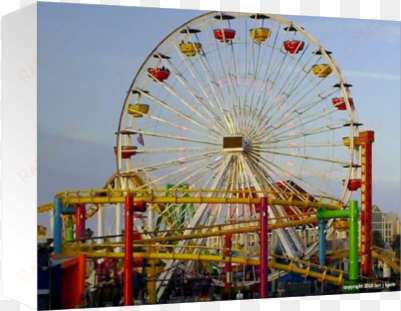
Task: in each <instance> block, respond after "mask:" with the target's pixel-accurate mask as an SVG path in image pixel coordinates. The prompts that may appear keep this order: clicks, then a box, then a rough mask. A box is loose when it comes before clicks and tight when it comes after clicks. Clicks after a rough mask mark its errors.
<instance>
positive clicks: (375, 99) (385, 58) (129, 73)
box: [38, 2, 401, 221]
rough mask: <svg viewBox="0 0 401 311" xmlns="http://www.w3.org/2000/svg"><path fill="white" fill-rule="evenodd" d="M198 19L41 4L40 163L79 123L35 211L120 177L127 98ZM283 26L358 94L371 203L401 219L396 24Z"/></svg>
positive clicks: (41, 180)
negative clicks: (157, 57)
mask: <svg viewBox="0 0 401 311" xmlns="http://www.w3.org/2000/svg"><path fill="white" fill-rule="evenodd" d="M202 13H204V12H202V11H186V10H185V11H184V10H160V9H146V8H131V7H119V6H98V5H76V4H56V3H43V2H41V3H39V8H38V56H39V57H40V58H41V59H42V63H41V66H40V68H39V70H38V83H39V86H38V151H39V155H40V153H41V152H43V151H44V150H45V149H47V148H48V147H49V146H52V139H54V137H56V136H60V133H61V132H65V131H66V128H67V127H68V126H71V125H73V126H74V125H75V124H78V121H79V122H82V124H81V125H80V126H78V125H77V126H76V128H74V129H72V130H71V131H69V133H68V134H65V135H64V136H63V138H62V139H61V140H60V141H61V143H60V145H59V147H58V148H57V150H55V152H54V154H53V155H52V156H49V158H48V160H47V161H43V162H42V163H41V164H40V165H39V169H38V203H39V204H43V203H46V202H49V201H51V200H52V198H53V196H54V194H55V193H56V192H57V191H60V190H65V189H89V188H100V187H102V186H103V184H104V182H105V181H106V180H107V179H108V177H109V176H110V175H111V174H112V173H113V172H115V170H116V163H115V157H114V153H113V147H114V145H115V135H114V132H115V131H116V130H117V127H118V120H119V117H120V113H121V109H122V105H123V102H124V99H125V95H126V91H127V89H128V87H129V85H130V83H131V82H132V79H133V77H134V75H135V73H136V72H137V70H138V68H139V66H140V64H141V63H142V60H145V57H146V56H147V55H148V54H149V53H150V52H151V50H152V49H153V48H154V47H155V45H156V44H157V43H158V42H160V41H161V40H162V39H163V38H164V37H165V36H167V35H168V34H169V33H170V32H171V31H172V30H174V29H175V28H176V27H178V26H180V25H182V24H184V23H185V22H187V21H188V20H190V19H192V18H194V17H196V16H198V15H200V14H202ZM287 18H288V19H291V20H293V21H294V22H295V23H296V24H298V25H300V26H303V27H304V28H305V29H306V30H307V31H308V32H309V33H310V34H311V35H312V36H314V37H315V38H316V39H317V40H318V41H319V42H321V43H322V45H323V46H324V47H325V48H326V49H327V50H330V51H332V52H333V58H334V59H335V60H337V61H338V62H339V64H340V68H341V70H342V72H343V74H344V75H345V77H346V79H347V81H348V82H349V83H351V84H353V85H354V87H353V89H352V93H353V97H354V101H355V104H356V108H357V112H358V117H359V119H360V121H361V122H362V123H364V124H365V125H366V127H368V128H370V129H372V130H375V132H376V142H375V144H374V161H373V167H374V193H373V196H374V197H373V200H374V203H375V204H379V205H380V206H381V208H382V209H383V210H384V211H390V210H392V211H397V212H398V211H399V209H400V203H401V200H400V194H399V189H400V24H399V23H397V22H384V21H370V20H356V19H334V18H333V19H323V18H311V17H299V16H287ZM68 28H69V30H68ZM369 29H370V30H369ZM361 31H362V33H361ZM55 44H57V45H58V48H56V46H55ZM51 51H53V52H51ZM46 53H48V56H47V59H44V55H45V54H46ZM51 53H53V55H52V56H49V55H50V54H51ZM347 53H348V54H347ZM75 122H77V123H75ZM43 219H44V218H43ZM39 221H40V220H39Z"/></svg>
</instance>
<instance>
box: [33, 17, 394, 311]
mask: <svg viewBox="0 0 401 311" xmlns="http://www.w3.org/2000/svg"><path fill="white" fill-rule="evenodd" d="M331 54H332V53H331V52H330V51H328V50H326V49H324V48H323V46H322V45H321V44H320V43H319V42H318V41H317V40H316V39H314V38H313V37H312V36H311V35H310V34H308V33H307V32H306V30H305V29H304V28H302V27H299V26H298V25H296V24H294V23H293V22H291V21H289V20H287V19H285V18H283V17H281V16H278V15H271V14H248V13H221V12H211V13H207V14H205V15H202V16H199V17H197V18H195V19H193V20H191V21H189V22H188V23H186V24H184V25H182V26H180V27H179V28H177V30H175V31H174V32H172V33H171V34H170V35H168V36H167V37H166V38H165V39H164V40H163V41H162V42H161V43H160V44H159V45H158V46H157V47H156V48H155V49H154V50H153V51H152V53H151V54H150V55H149V56H148V58H147V59H146V60H145V62H144V63H143V65H142V66H141V67H140V69H139V71H138V73H137V75H136V77H135V78H134V80H133V82H132V84H131V86H130V88H129V90H128V93H127V96H126V99H125V103H124V106H123V110H122V113H121V116H120V122H119V129H118V132H117V133H116V135H117V146H116V147H115V148H114V152H115V155H116V162H117V172H116V173H115V174H114V175H113V176H112V177H111V178H110V179H109V180H108V181H107V183H106V184H105V186H104V187H103V188H102V189H98V190H77V191H63V192H60V193H57V194H56V196H55V199H54V202H53V203H51V204H47V205H43V206H40V207H39V208H38V213H50V219H51V227H50V230H49V231H50V239H51V241H50V242H52V243H53V245H52V248H53V249H52V253H51V258H52V264H53V265H55V263H56V262H62V269H61V272H59V274H58V277H56V279H55V280H54V279H52V282H53V283H52V284H53V287H54V288H58V292H57V294H54V295H56V296H57V295H58V296H57V297H59V298H58V299H59V300H60V301H62V303H60V304H61V306H56V305H54V303H53V307H54V308H56V307H63V308H76V307H77V306H79V303H80V300H81V297H82V295H83V294H84V293H85V286H86V285H85V284H86V281H85V279H86V277H87V276H88V275H89V274H90V273H88V271H87V270H88V269H89V268H88V267H89V266H90V264H91V263H93V262H95V263H96V266H97V268H96V271H97V272H96V273H106V274H109V275H112V277H111V278H112V280H113V282H114V285H113V286H117V283H118V282H119V281H118V274H119V272H122V275H123V279H122V280H120V282H121V283H122V284H123V290H122V292H121V295H122V296H123V297H124V299H123V301H124V305H132V304H133V299H134V297H133V295H134V296H138V295H137V293H136V292H134V293H133V285H132V284H133V277H135V274H133V272H134V271H139V272H140V273H141V275H143V276H144V279H145V280H146V281H147V286H146V289H145V288H144V290H145V291H146V296H147V303H148V304H155V303H159V302H165V301H167V300H168V299H169V297H170V296H171V295H173V294H174V288H173V289H172V287H173V285H172V284H173V283H174V284H177V281H176V278H175V276H176V275H177V273H178V272H179V273H181V275H183V280H184V281H183V282H189V281H190V280H191V279H200V280H208V281H210V284H213V285H214V286H215V287H216V288H217V287H219V288H220V287H221V288H222V289H225V291H226V292H229V293H230V295H231V289H232V288H234V286H235V288H239V287H242V288H244V286H253V287H255V286H256V288H257V291H258V292H259V297H261V298H267V297H269V296H272V292H273V290H271V291H270V292H269V289H270V286H269V288H268V284H271V286H275V285H274V284H275V283H274V281H275V280H279V279H280V278H283V277H284V276H285V275H293V274H297V275H300V276H302V277H303V278H304V279H305V280H310V279H315V280H318V281H319V282H321V283H322V284H323V283H327V282H328V283H332V284H334V285H335V286H337V287H338V288H339V289H340V290H344V291H345V288H346V287H345V286H344V284H347V285H349V284H351V285H358V284H363V283H366V284H367V283H369V282H371V281H372V280H376V281H377V276H375V275H374V271H373V261H374V260H379V261H381V262H383V263H384V264H385V267H386V268H388V269H391V271H392V273H396V274H399V272H400V263H399V261H397V260H396V259H395V258H394V257H393V256H391V255H389V254H388V253H386V252H385V251H383V250H379V249H376V248H374V247H372V144H373V142H374V133H373V132H372V131H364V132H360V131H359V128H360V127H361V126H362V124H361V123H358V119H357V115H356V110H355V103H354V100H353V98H352V95H351V91H350V88H351V86H352V85H350V84H348V83H347V82H346V81H345V78H344V77H343V75H342V74H341V72H340V69H339V68H338V66H337V65H336V62H335V61H334V60H333V58H332V57H331ZM306 58H307V59H306ZM135 142H137V144H136V143H135ZM344 150H345V151H344ZM344 154H345V155H344ZM359 170H361V172H360V178H358V172H359ZM166 184H168V185H167V187H166ZM358 190H360V191H361V198H360V200H357V199H355V197H356V196H357V195H356V191H358ZM352 196H353V199H352V198H351V197H352ZM359 201H360V203H361V204H360V208H359V206H358V204H359V203H358V202H359ZM106 208H107V209H113V210H114V211H115V218H114V221H113V226H114V229H115V235H109V236H106V235H105V228H104V218H105V216H104V215H105V213H104V211H105V209H106ZM92 217H97V220H98V228H97V232H96V237H88V236H86V234H85V230H86V229H87V228H86V226H87V220H88V219H89V218H92ZM123 224H124V230H123ZM359 227H360V228H361V229H360V230H361V234H359ZM39 231H40V232H39ZM44 231H46V229H45V228H43V227H41V228H40V230H39V228H38V235H45V233H44ZM311 232H318V235H317V238H316V239H312V241H310V239H307V238H306V239H305V237H304V236H306V235H308V234H310V233H311ZM338 233H342V234H343V237H347V241H348V243H346V242H347V241H343V242H344V247H343V248H342V249H329V248H328V241H331V240H333V239H335V238H336V236H337V235H338ZM272 235H274V236H275V237H276V238H277V241H278V243H277V245H273V244H274V243H273V240H274V239H273V238H272ZM216 237H217V239H218V241H219V242H218V243H217V244H216V245H212V243H211V241H212V239H216ZM359 237H360V238H359ZM343 240H344V238H343ZM269 246H270V247H269ZM277 248H279V249H281V251H282V255H277V254H276V250H277ZM316 256H317V257H316ZM328 257H329V261H330V264H329V263H328V260H327V258H328ZM316 258H317V260H318V262H316V263H314V260H315V259H316ZM99 259H103V260H105V263H107V267H106V268H105V267H104V264H102V265H101V264H99ZM344 262H347V263H348V267H347V266H346V265H344ZM331 263H337V264H340V265H342V266H344V267H343V268H341V269H338V268H337V266H336V265H335V264H334V265H331ZM330 265H331V266H330ZM342 266H341V267H342ZM111 267H113V269H111ZM50 270H51V269H50ZM106 270H107V271H106ZM200 270H201V271H200ZM63 271H64V272H63ZM66 271H67V272H66ZM249 271H253V273H252V275H253V277H251V279H250V277H249V276H247V275H248V272H249ZM94 273H95V272H94ZM222 275H223V277H222ZM72 276H75V277H72ZM53 278H55V277H54V276H53ZM135 280H136V279H135ZM135 280H134V281H135ZM54 282H56V283H54ZM57 282H58V283H57ZM268 282H269V283H268ZM134 283H135V282H134ZM55 284H59V286H58V287H57V285H55ZM244 284H245V285H244ZM92 285H96V284H92ZM51 290H52V289H51ZM54 291H55V290H54ZM97 291H99V289H98V290H97ZM166 297H167V298H166ZM117 298H118V299H117V300H119V299H120V298H121V297H117ZM232 298H234V297H232ZM52 301H53V300H52ZM56 304H57V303H56ZM92 305H93V306H95V304H94V303H93V304H92ZM81 307H82V306H81Z"/></svg>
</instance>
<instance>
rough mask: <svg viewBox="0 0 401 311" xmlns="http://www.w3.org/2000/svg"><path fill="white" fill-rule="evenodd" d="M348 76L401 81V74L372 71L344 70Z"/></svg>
mask: <svg viewBox="0 0 401 311" xmlns="http://www.w3.org/2000/svg"><path fill="white" fill-rule="evenodd" d="M343 73H344V75H346V76H352V77H359V78H366V79H381V80H391V81H399V80H400V76H399V75H389V74H384V73H372V72H362V71H345V72H343Z"/></svg>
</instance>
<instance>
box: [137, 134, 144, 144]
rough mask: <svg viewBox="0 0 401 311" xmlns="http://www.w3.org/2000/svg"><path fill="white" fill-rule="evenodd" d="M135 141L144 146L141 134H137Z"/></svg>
mask: <svg viewBox="0 0 401 311" xmlns="http://www.w3.org/2000/svg"><path fill="white" fill-rule="evenodd" d="M137 141H138V143H139V144H141V145H142V146H145V141H144V140H143V136H142V134H139V135H138V138H137Z"/></svg>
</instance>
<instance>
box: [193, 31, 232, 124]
mask: <svg viewBox="0 0 401 311" xmlns="http://www.w3.org/2000/svg"><path fill="white" fill-rule="evenodd" d="M187 34H188V35H189V36H191V34H190V33H189V32H188V33H187ZM195 36H196V38H197V40H198V41H199V42H200V40H199V38H198V36H197V35H196V34H195ZM191 37H192V36H191ZM207 37H208V41H210V40H209V35H208V34H207ZM217 48H218V47H217ZM197 57H198V60H199V61H200V64H201V65H202V69H203V71H204V73H205V76H206V77H207V80H208V83H209V87H210V90H211V91H212V93H213V95H214V98H215V100H216V103H217V105H218V106H219V109H220V112H221V114H222V116H223V118H224V120H225V122H226V126H227V128H226V130H228V129H229V128H230V123H229V120H228V117H227V114H226V112H225V111H224V109H223V106H222V104H221V102H220V100H219V96H218V95H217V94H216V90H215V89H216V88H215V87H214V86H213V84H215V85H217V86H219V83H217V82H214V80H216V75H215V73H214V71H213V70H212V68H213V66H211V65H210V62H209V60H208V58H207V54H206V53H204V52H203V58H204V59H202V57H201V55H200V53H197ZM204 60H206V62H207V64H208V65H207V66H206V65H205V63H204ZM214 67H215V68H217V64H216V63H215V66H214ZM212 80H213V81H212ZM217 80H219V79H217ZM217 89H218V90H219V94H220V95H221V97H222V99H223V102H224V101H225V97H224V94H223V91H222V90H221V88H220V87H218V88H217ZM204 95H205V97H208V95H207V93H205V94H204Z"/></svg>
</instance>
